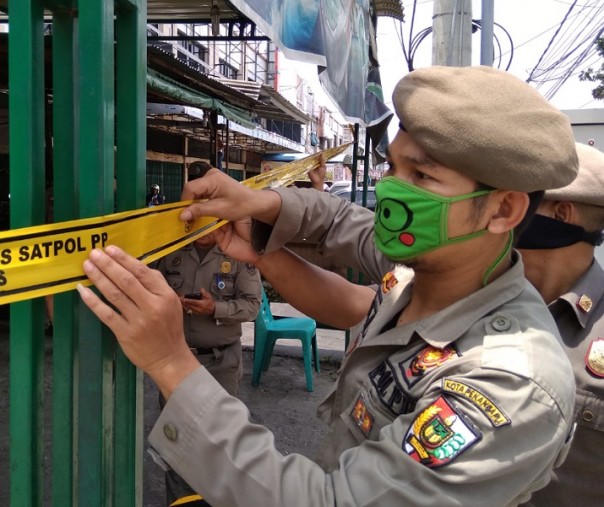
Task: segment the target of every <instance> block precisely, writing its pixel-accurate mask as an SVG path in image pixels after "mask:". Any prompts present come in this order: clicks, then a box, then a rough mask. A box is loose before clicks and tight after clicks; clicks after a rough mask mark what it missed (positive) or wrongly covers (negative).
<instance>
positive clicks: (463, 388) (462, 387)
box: [442, 378, 512, 428]
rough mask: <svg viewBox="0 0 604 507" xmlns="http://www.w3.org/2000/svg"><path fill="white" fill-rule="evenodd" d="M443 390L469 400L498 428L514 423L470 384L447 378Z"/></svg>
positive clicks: (444, 380) (443, 382)
mask: <svg viewBox="0 0 604 507" xmlns="http://www.w3.org/2000/svg"><path fill="white" fill-rule="evenodd" d="M442 390H443V391H444V392H445V393H449V394H453V395H455V396H460V397H461V398H464V399H466V400H468V401H469V402H470V403H472V404H473V405H474V406H476V408H478V410H480V411H481V412H482V413H483V414H484V415H485V416H486V418H487V419H488V420H489V421H490V422H491V424H492V425H493V426H495V427H496V428H499V427H500V426H506V425H508V424H510V423H511V422H512V421H511V420H510V418H509V417H508V416H507V415H505V413H504V412H503V410H501V409H500V408H499V407H498V406H497V405H496V404H495V402H494V401H493V400H491V399H490V398H489V397H488V396H486V395H485V394H483V393H481V392H480V391H479V390H478V389H475V388H474V387H472V386H470V385H468V384H464V383H463V382H458V381H456V380H451V379H448V378H445V379H443V381H442Z"/></svg>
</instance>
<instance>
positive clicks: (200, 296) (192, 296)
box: [184, 292, 203, 299]
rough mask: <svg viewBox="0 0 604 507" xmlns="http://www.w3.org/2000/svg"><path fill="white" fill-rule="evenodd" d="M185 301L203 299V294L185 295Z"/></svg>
mask: <svg viewBox="0 0 604 507" xmlns="http://www.w3.org/2000/svg"><path fill="white" fill-rule="evenodd" d="M184 298H185V299H203V296H202V294H201V292H191V293H189V294H185V295H184Z"/></svg>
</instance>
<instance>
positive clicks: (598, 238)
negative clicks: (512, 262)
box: [516, 215, 604, 250]
mask: <svg viewBox="0 0 604 507" xmlns="http://www.w3.org/2000/svg"><path fill="white" fill-rule="evenodd" d="M603 239H604V235H603V234H602V232H585V229H583V227H580V226H578V225H573V224H567V223H566V222H561V221H560V220H556V219H554V218H550V217H546V216H543V215H535V216H534V217H533V218H532V219H531V221H530V222H529V224H528V226H527V227H526V229H525V230H524V232H523V233H522V234H521V235H520V237H519V238H518V241H517V243H516V248H526V249H528V250H549V249H551V248H562V247H564V246H570V245H574V244H575V243H579V241H585V242H586V243H589V244H590V245H594V246H598V245H600V244H602V240H603Z"/></svg>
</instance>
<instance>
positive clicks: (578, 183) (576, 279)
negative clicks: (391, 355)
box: [518, 143, 604, 507]
mask: <svg viewBox="0 0 604 507" xmlns="http://www.w3.org/2000/svg"><path fill="white" fill-rule="evenodd" d="M577 154H578V155H579V175H578V176H577V178H576V179H575V181H573V182H572V183H571V184H570V185H568V186H566V187H564V188H561V189H557V190H548V191H547V192H546V193H545V197H544V200H543V202H542V203H541V205H540V206H539V208H538V209H537V214H536V215H535V217H534V218H533V220H532V221H531V223H530V224H529V227H528V229H527V230H526V231H525V232H524V233H523V235H522V236H521V237H520V239H519V241H518V248H520V249H521V252H522V258H523V260H524V265H525V273H526V276H527V278H528V279H529V280H530V281H531V282H532V283H533V285H535V287H537V289H538V290H539V292H540V293H541V295H542V296H543V298H544V299H545V302H546V303H547V304H548V306H549V309H550V311H551V313H552V315H553V316H554V318H555V320H556V324H557V325H558V329H559V330H560V334H561V335H562V340H563V343H564V349H565V351H566V353H567V355H568V357H569V358H570V360H571V364H572V366H573V370H574V373H575V382H576V384H577V398H576V403H575V421H576V423H577V430H576V433H575V438H574V441H573V444H572V446H571V449H570V453H569V455H568V458H567V459H566V461H565V462H564V464H563V465H562V466H561V467H560V468H558V469H557V470H555V473H554V477H553V479H552V481H551V482H550V483H549V484H548V485H547V486H546V487H545V489H542V490H540V491H538V492H537V493H535V495H534V496H533V498H531V501H530V502H529V504H528V505H535V506H544V507H545V506H553V505H555V506H556V507H565V506H571V505H572V506H574V505H580V506H581V507H599V506H602V505H604V486H603V485H602V478H603V477H604V461H603V460H602V457H601V455H600V450H601V449H603V448H604V271H603V270H602V267H601V266H600V264H599V263H598V261H597V260H596V259H594V248H595V246H596V245H599V244H601V243H602V237H603V235H602V230H604V154H603V153H602V152H600V151H599V150H597V149H595V148H592V147H590V146H587V145H585V144H580V143H578V144H577Z"/></svg>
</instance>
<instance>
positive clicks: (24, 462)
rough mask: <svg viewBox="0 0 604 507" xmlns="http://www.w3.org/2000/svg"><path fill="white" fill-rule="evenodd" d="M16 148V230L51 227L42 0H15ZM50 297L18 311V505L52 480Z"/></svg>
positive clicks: (14, 362)
mask: <svg viewBox="0 0 604 507" xmlns="http://www.w3.org/2000/svg"><path fill="white" fill-rule="evenodd" d="M9 10H10V30H9V56H8V59H9V112H10V117H9V142H10V145H9V149H10V154H11V157H10V194H11V206H10V223H11V228H13V229H14V228H19V227H26V226H29V225H34V224H40V223H43V222H44V202H45V191H44V160H45V157H44V143H43V141H44V106H45V104H44V67H43V63H41V62H44V42H43V9H42V2H41V0H11V1H10V2H9ZM42 302H43V300H42V299H36V300H30V301H24V302H22V303H17V304H13V305H12V306H11V312H10V367H9V369H10V373H9V376H10V394H9V398H10V401H9V403H10V415H9V427H10V470H11V477H10V502H11V505H13V506H18V507H29V506H34V505H41V504H42V498H43V484H44V482H43V481H44V475H43V468H42V463H43V460H42V456H43V442H44V440H43V429H44V426H43V424H44V417H43V415H44V414H43V406H44V405H43V403H44V383H43V382H44V378H43V375H44V338H43V336H44V335H43V316H44V309H43V305H42Z"/></svg>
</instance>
